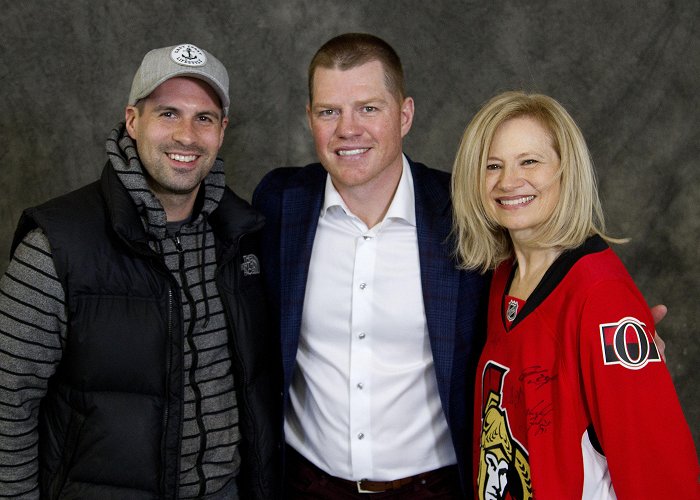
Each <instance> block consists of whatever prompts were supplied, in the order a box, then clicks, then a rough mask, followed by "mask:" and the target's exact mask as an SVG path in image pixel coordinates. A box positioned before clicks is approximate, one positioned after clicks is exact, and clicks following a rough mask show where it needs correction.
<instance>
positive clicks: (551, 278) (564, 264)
mask: <svg viewBox="0 0 700 500" xmlns="http://www.w3.org/2000/svg"><path fill="white" fill-rule="evenodd" d="M607 248H608V244H607V243H605V240H603V238H601V237H600V236H598V235H597V234H596V235H594V236H590V237H589V238H588V239H587V240H586V241H585V242H584V243H583V245H581V246H580V247H577V248H574V249H572V250H567V251H566V252H564V253H562V254H561V255H560V256H559V257H557V258H556V260H555V261H554V262H552V265H551V266H549V269H547V271H546V272H545V273H544V276H542V279H541V280H540V282H539V283H538V284H537V286H536V287H535V289H534V290H533V291H532V293H531V294H530V296H529V297H528V298H527V300H526V301H525V306H524V307H523V308H522V309H521V310H520V311H518V315H517V316H516V317H515V319H514V320H513V323H511V325H510V328H508V323H507V322H506V318H505V313H504V311H505V300H506V295H508V290H509V289H510V285H511V284H512V283H513V278H514V277H515V271H516V270H517V269H518V265H517V262H516V263H515V264H514V265H513V269H512V270H511V272H510V277H509V278H508V283H506V287H505V289H504V290H503V296H502V297H501V321H502V322H503V325H504V327H505V329H506V331H510V330H512V329H513V328H515V326H516V325H517V324H518V323H520V322H521V321H522V320H523V319H524V318H525V317H526V316H527V315H528V314H530V313H531V312H532V311H534V310H535V309H536V308H537V306H539V305H540V304H541V303H542V302H544V299H546V298H547V297H548V296H549V295H550V294H551V293H552V292H553V291H554V289H555V288H556V287H557V285H559V283H561V281H562V280H563V279H564V277H565V276H566V275H567V274H568V272H569V271H570V270H571V268H572V267H574V264H576V262H578V261H579V260H580V259H581V258H583V257H585V256H586V255H590V254H593V253H598V252H602V251H604V250H607Z"/></svg>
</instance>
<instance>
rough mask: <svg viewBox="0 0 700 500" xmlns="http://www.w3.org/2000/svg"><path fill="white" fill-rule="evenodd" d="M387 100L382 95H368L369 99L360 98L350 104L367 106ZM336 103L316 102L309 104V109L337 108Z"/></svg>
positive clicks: (383, 102) (384, 102)
mask: <svg viewBox="0 0 700 500" xmlns="http://www.w3.org/2000/svg"><path fill="white" fill-rule="evenodd" d="M387 102H388V101H387V100H386V99H383V98H382V97H370V98H369V99H361V100H358V101H354V102H353V103H352V104H353V106H367V105H369V104H373V103H376V104H386V103H387ZM338 107H339V106H338V105H335V104H330V103H324V102H316V103H314V104H313V105H312V106H311V109H318V108H322V109H328V108H331V109H333V108H338Z"/></svg>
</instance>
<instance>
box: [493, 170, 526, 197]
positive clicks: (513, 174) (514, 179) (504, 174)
mask: <svg viewBox="0 0 700 500" xmlns="http://www.w3.org/2000/svg"><path fill="white" fill-rule="evenodd" d="M522 184H523V178H522V177H521V176H520V169H519V168H517V167H514V166H510V165H503V167H502V168H501V175H500V176H499V178H498V186H499V187H500V188H501V190H503V191H512V190H514V189H516V188H518V187H520V186H522Z"/></svg>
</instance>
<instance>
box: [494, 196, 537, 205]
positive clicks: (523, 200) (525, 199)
mask: <svg viewBox="0 0 700 500" xmlns="http://www.w3.org/2000/svg"><path fill="white" fill-rule="evenodd" d="M534 199H535V197H534V196H523V197H522V198H516V199H515V200H498V201H499V203H500V204H501V205H508V206H512V205H522V204H523V203H528V202H530V201H532V200H534Z"/></svg>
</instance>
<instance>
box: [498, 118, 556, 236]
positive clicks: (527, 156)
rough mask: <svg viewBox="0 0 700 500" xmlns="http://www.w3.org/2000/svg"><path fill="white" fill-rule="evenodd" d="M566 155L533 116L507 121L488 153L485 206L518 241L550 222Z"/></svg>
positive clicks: (501, 127)
mask: <svg viewBox="0 0 700 500" xmlns="http://www.w3.org/2000/svg"><path fill="white" fill-rule="evenodd" d="M559 166H560V160H559V155H558V154H557V152H556V151H555V149H554V146H553V143H552V138H551V135H550V134H549V132H548V131H547V129H546V128H545V127H544V126H542V124H541V123H540V122H539V121H538V120H536V119H535V118H533V117H530V116H521V117H516V118H511V119H509V120H507V121H505V122H503V123H502V124H501V125H500V126H499V127H498V128H497V129H496V133H495V134H494V136H493V140H492V142H491V147H490V149H489V153H488V159H487V164H486V175H485V198H486V199H485V205H486V209H487V211H488V213H489V215H490V216H491V217H493V218H494V220H495V221H496V222H497V223H498V224H499V225H501V226H502V227H504V228H506V229H508V231H509V233H510V235H511V238H512V239H513V241H514V242H515V243H517V242H518V241H519V240H522V239H523V238H527V237H528V236H530V235H531V234H532V231H533V230H534V229H535V228H537V227H539V226H540V225H541V224H543V223H544V222H545V221H547V220H548V219H549V218H550V217H551V215H552V213H553V212H554V209H555V208H556V206H557V203H558V201H559V195H560V191H561V181H560V168H559Z"/></svg>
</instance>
